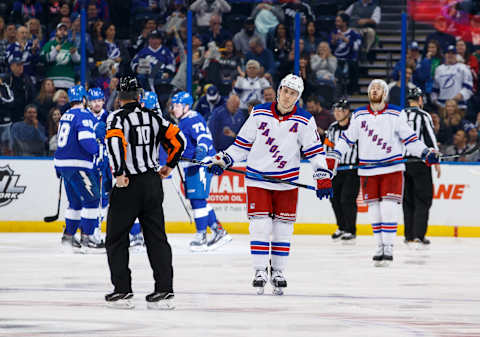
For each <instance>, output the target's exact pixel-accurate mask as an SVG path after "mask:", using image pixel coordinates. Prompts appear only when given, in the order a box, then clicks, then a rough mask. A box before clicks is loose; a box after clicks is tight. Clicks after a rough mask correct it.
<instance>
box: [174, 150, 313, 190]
mask: <svg viewBox="0 0 480 337" xmlns="http://www.w3.org/2000/svg"><path fill="white" fill-rule="evenodd" d="M180 160H183V161H188V162H190V163H194V164H197V165H201V166H207V165H205V163H204V162H202V161H200V160H196V159H190V158H185V157H181V158H180ZM225 170H227V171H230V172H235V173H239V174H243V175H245V176H247V177H250V178H254V179H260V180H263V181H266V182H269V183H274V184H287V185H292V186H296V187H302V188H306V189H308V190H312V191H316V190H317V189H316V188H315V187H313V186H310V185H305V184H300V183H294V182H293V181H286V180H282V179H278V178H275V177H269V176H265V175H263V174H260V173H252V172H246V171H242V170H237V169H233V168H230V167H229V168H226V169H225Z"/></svg>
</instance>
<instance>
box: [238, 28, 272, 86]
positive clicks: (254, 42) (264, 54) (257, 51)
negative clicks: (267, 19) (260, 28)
mask: <svg viewBox="0 0 480 337" xmlns="http://www.w3.org/2000/svg"><path fill="white" fill-rule="evenodd" d="M248 45H249V46H250V51H249V52H248V53H247V55H245V61H246V62H248V61H249V60H256V61H258V62H259V63H260V65H261V66H262V67H263V71H264V76H266V77H268V76H267V75H270V76H274V75H275V73H276V68H277V65H276V64H275V59H274V57H273V53H272V51H271V50H269V49H267V48H265V45H264V44H263V41H262V39H261V38H260V37H258V36H254V37H252V38H251V39H250V41H249V42H248Z"/></svg>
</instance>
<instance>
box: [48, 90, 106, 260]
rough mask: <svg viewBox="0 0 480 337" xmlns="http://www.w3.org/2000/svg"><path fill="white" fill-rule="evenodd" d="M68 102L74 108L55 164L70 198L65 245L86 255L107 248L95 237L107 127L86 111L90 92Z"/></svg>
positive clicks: (64, 121)
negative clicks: (78, 234)
mask: <svg viewBox="0 0 480 337" xmlns="http://www.w3.org/2000/svg"><path fill="white" fill-rule="evenodd" d="M68 98H69V101H70V106H71V108H70V109H69V110H67V111H66V112H65V113H64V114H63V116H62V118H61V119H60V125H59V128H58V141H57V142H58V149H57V151H56V152H55V160H54V164H55V170H56V172H57V175H58V176H59V177H60V176H61V177H62V178H63V182H64V184H65V191H66V194H67V198H68V208H67V211H66V213H65V231H64V234H63V237H62V244H63V245H64V246H68V247H71V248H72V249H74V250H78V249H80V248H81V251H83V252H87V251H92V250H93V251H95V250H97V251H98V249H102V248H104V247H105V246H104V244H103V243H102V242H98V241H97V239H96V237H95V236H94V235H93V233H94V229H95V226H96V225H97V223H98V205H99V202H100V189H99V177H98V171H97V167H100V166H101V165H102V164H101V162H100V161H101V156H99V145H98V142H97V140H102V139H104V138H105V124H104V123H103V124H102V123H97V121H96V119H95V118H94V117H93V115H92V114H91V113H90V112H89V111H87V110H86V109H85V104H86V102H87V92H86V90H85V88H84V87H83V86H81V85H76V86H73V87H72V88H70V89H69V90H68ZM79 227H80V229H81V231H82V235H81V242H80V243H79V242H78V241H77V240H76V239H75V233H76V232H77V229H78V228H79ZM102 251H103V252H104V250H103V249H102Z"/></svg>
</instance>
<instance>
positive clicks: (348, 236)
mask: <svg viewBox="0 0 480 337" xmlns="http://www.w3.org/2000/svg"><path fill="white" fill-rule="evenodd" d="M356 238H357V236H356V235H355V234H352V233H344V234H343V235H342V237H341V238H340V241H342V244H344V245H354V244H355V243H356Z"/></svg>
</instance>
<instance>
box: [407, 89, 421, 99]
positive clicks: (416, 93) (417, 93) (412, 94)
mask: <svg viewBox="0 0 480 337" xmlns="http://www.w3.org/2000/svg"><path fill="white" fill-rule="evenodd" d="M419 97H423V92H422V89H420V88H418V87H415V88H412V89H410V90H408V94H407V99H409V100H410V99H411V100H417V99H418V98H419Z"/></svg>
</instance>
